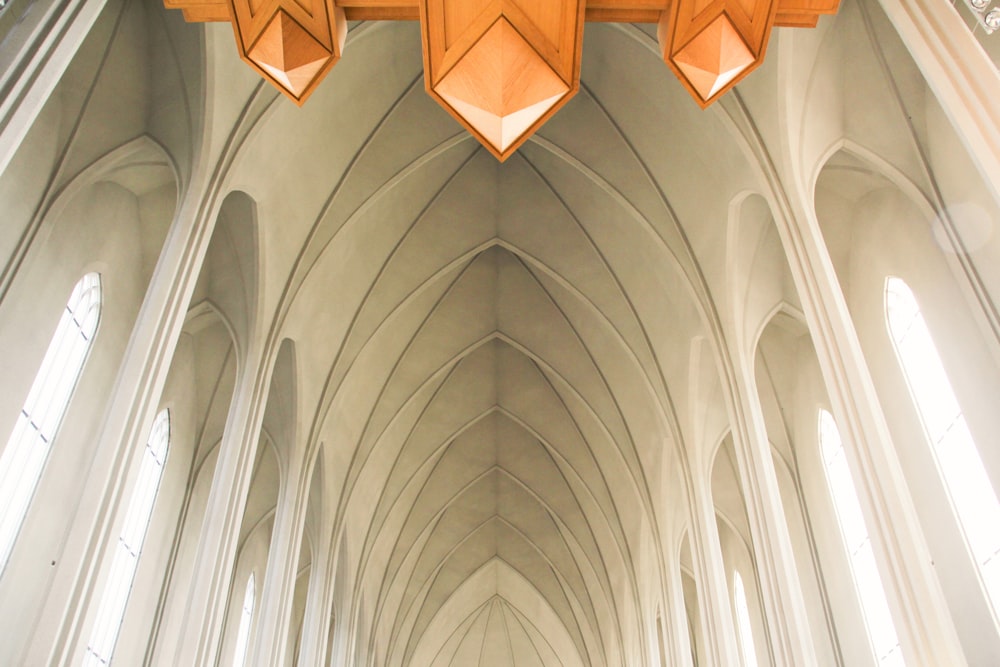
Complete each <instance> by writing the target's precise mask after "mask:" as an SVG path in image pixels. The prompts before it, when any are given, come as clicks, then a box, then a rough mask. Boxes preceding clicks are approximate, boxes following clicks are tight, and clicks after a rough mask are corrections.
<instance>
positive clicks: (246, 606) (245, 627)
mask: <svg viewBox="0 0 1000 667" xmlns="http://www.w3.org/2000/svg"><path fill="white" fill-rule="evenodd" d="M255 595H256V592H255V591H254V583H253V572H251V573H250V579H249V580H248V581H247V590H246V593H244V594H243V613H241V614H240V629H239V631H237V633H236V651H235V652H234V653H233V667H243V666H244V665H245V664H246V661H247V648H249V646H250V626H251V624H252V623H253V602H254V596H255Z"/></svg>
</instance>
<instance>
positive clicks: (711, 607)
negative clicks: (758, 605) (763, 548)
mask: <svg viewBox="0 0 1000 667" xmlns="http://www.w3.org/2000/svg"><path fill="white" fill-rule="evenodd" d="M691 496H692V497H693V503H692V522H691V556H692V559H693V561H694V569H695V577H696V578H697V582H698V592H699V595H700V596H701V597H700V600H699V602H700V604H699V605H698V609H699V611H700V612H701V622H702V628H703V629H704V632H705V646H706V648H707V650H708V652H709V654H710V655H707V656H705V658H706V659H707V661H708V664H710V665H739V664H741V663H740V657H739V655H740V654H739V650H738V647H737V645H736V626H735V625H734V624H733V613H732V601H731V599H730V595H729V586H728V585H727V584H726V570H725V564H724V563H723V560H722V547H721V545H720V544H719V526H718V524H717V523H716V518H715V505H714V504H713V502H712V493H711V491H710V489H709V488H708V480H707V479H695V480H693V483H692V489H691Z"/></svg>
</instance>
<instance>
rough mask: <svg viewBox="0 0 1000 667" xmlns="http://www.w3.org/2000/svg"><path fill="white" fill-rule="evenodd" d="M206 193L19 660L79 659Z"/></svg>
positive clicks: (126, 374) (196, 255)
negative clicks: (88, 613)
mask: <svg viewBox="0 0 1000 667" xmlns="http://www.w3.org/2000/svg"><path fill="white" fill-rule="evenodd" d="M203 197H204V190H203V189H201V188H198V187H191V188H189V189H188V190H187V192H186V193H185V195H184V199H183V200H182V202H181V204H180V206H179V207H178V212H177V214H176V216H175V218H174V221H173V223H172V226H171V229H170V232H169V233H168V235H167V239H166V241H165V243H164V247H163V250H162V251H161V253H160V259H159V261H158V263H157V267H156V270H155V271H154V273H153V276H152V278H151V280H150V285H149V288H148V290H147V293H146V297H145V300H144V302H143V305H142V308H141V310H140V312H139V315H138V317H137V318H136V322H135V325H134V328H133V331H132V336H131V339H130V340H129V345H128V348H127V349H126V352H125V355H124V357H123V359H122V363H121V366H120V368H119V372H118V376H117V379H116V382H115V385H114V387H115V388H114V393H113V395H112V396H111V397H110V398H109V400H108V408H107V412H106V414H105V417H104V423H103V425H102V427H101V431H100V435H99V443H98V445H97V449H96V454H95V458H94V461H93V464H92V465H91V468H90V470H89V471H87V472H86V474H87V475H88V480H87V486H86V489H85V492H84V495H83V497H81V499H80V501H79V503H78V504H77V505H76V506H75V507H74V508H70V509H71V510H72V512H73V513H74V519H73V522H72V528H71V531H70V534H69V536H68V538H67V541H66V546H65V548H64V553H67V554H73V555H74V557H73V558H66V559H63V561H62V562H61V563H60V564H59V567H58V570H57V572H56V574H55V576H54V578H53V583H52V586H51V587H50V589H49V593H48V597H47V599H46V601H45V607H44V609H43V613H42V617H41V622H39V623H38V624H37V626H36V629H35V631H34V633H33V635H32V637H31V638H30V643H29V644H28V646H27V647H26V648H25V653H24V654H23V655H22V656H21V658H20V660H19V664H30V665H43V664H44V665H63V664H70V663H75V662H76V660H77V659H78V653H79V652H80V651H82V648H81V646H80V643H81V642H83V641H86V638H85V637H84V636H83V635H84V634H85V632H86V631H87V630H88V629H87V628H83V627H82V624H83V620H84V618H85V614H86V608H87V607H86V605H87V604H88V601H89V600H90V598H91V596H92V595H93V594H94V591H95V586H96V584H97V583H98V580H99V576H98V574H99V572H100V566H101V563H102V559H105V560H106V557H107V555H108V554H109V553H110V552H111V550H110V549H109V548H108V547H109V545H110V544H112V543H113V540H114V539H115V537H116V536H114V535H112V528H113V521H114V518H115V516H116V513H117V511H118V509H119V505H120V503H121V502H123V497H122V496H123V494H124V491H125V489H124V480H125V479H127V477H128V474H129V471H130V470H131V469H133V468H134V467H135V466H137V465H138V461H139V459H140V457H141V453H142V452H141V448H139V447H136V446H135V443H137V442H140V443H141V442H144V441H145V439H146V437H147V436H148V434H149V429H150V427H151V425H152V421H153V417H154V416H155V412H156V408H157V402H158V400H159V397H160V394H161V393H162V391H163V386H164V384H165V382H166V378H167V373H168V372H169V369H170V362H171V359H172V357H173V352H174V349H175V347H176V345H177V340H178V338H179V337H180V332H181V329H182V327H183V324H184V317H185V314H186V312H187V305H188V303H189V302H190V299H191V294H192V292H193V291H194V286H195V283H196V280H197V277H198V274H199V269H200V267H201V263H202V261H203V259H204V257H205V252H206V250H207V248H208V242H209V239H210V238H211V232H212V223H213V222H214V220H215V217H214V216H208V215H204V211H203V202H202V199H203Z"/></svg>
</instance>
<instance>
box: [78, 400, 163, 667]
mask: <svg viewBox="0 0 1000 667" xmlns="http://www.w3.org/2000/svg"><path fill="white" fill-rule="evenodd" d="M169 446H170V416H169V414H168V413H167V411H166V410H163V411H162V412H160V414H158V415H157V416H156V419H155V420H154V421H153V428H152V430H151V431H150V434H149V440H148V441H147V442H146V447H145V450H144V451H143V456H142V463H141V464H140V467H139V479H138V480H137V481H136V485H135V488H134V489H133V491H132V499H131V500H130V501H129V504H128V511H127V513H126V515H125V525H124V526H122V532H121V535H120V536H119V537H118V544H117V545H116V547H115V555H114V559H113V560H112V562H111V571H110V572H109V573H108V579H107V582H106V583H105V584H104V594H103V595H102V596H101V604H100V606H99V607H98V609H97V619H96V621H95V622H94V629H93V630H92V631H91V633H90V641H89V642H88V644H87V649H86V651H85V652H84V657H83V664H84V667H99V666H100V665H107V664H110V663H111V656H112V655H113V654H114V651H115V644H116V643H117V641H118V631H119V630H120V629H121V625H122V620H123V619H124V618H125V606H126V605H127V604H128V598H129V594H130V593H131V592H132V583H133V582H134V581H135V571H136V568H137V567H138V565H139V556H140V555H141V554H142V544H143V542H144V541H145V539H146V529H147V528H148V527H149V519H150V517H151V516H152V514H153V502H154V501H155V500H156V492H157V490H158V489H159V488H160V478H161V477H162V476H163V463H164V461H166V458H167V448H168V447H169Z"/></svg>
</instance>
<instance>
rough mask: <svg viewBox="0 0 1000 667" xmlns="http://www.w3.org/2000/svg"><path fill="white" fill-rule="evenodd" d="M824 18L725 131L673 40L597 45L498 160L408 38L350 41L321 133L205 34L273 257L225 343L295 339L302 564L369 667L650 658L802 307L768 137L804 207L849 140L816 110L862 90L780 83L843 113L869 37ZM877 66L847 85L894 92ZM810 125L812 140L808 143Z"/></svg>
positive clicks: (593, 40) (234, 167) (401, 28)
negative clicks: (829, 141) (720, 455)
mask: <svg viewBox="0 0 1000 667" xmlns="http://www.w3.org/2000/svg"><path fill="white" fill-rule="evenodd" d="M881 20H882V19H880V18H878V17H876V20H875V23H874V24H875V26H876V28H875V29H877V30H881V29H882V28H880V27H878V26H879V25H881V24H880V23H879V21H881ZM836 21H837V23H836V24H835V25H836V26H837V30H834V31H830V30H827V29H826V28H824V27H823V25H821V27H820V28H819V29H817V30H816V31H810V32H809V33H808V34H805V33H801V34H802V36H799V35H800V33H796V34H795V36H791V35H790V34H786V33H781V34H779V36H778V39H777V41H776V43H775V44H774V45H773V46H772V50H773V51H774V56H773V63H770V62H769V64H767V65H765V66H764V68H763V69H761V70H760V71H759V72H757V73H756V74H755V75H754V76H753V77H751V78H750V79H748V80H747V83H746V84H743V85H741V87H740V88H739V89H738V92H740V93H741V94H740V95H738V96H736V97H735V98H734V100H733V101H732V102H730V103H726V104H724V105H721V106H720V105H716V107H714V108H712V109H710V110H708V111H702V110H701V109H699V108H698V107H697V105H694V104H692V103H691V101H690V99H689V98H688V96H687V93H686V91H685V90H684V89H683V88H682V86H681V85H680V84H679V83H678V82H677V81H676V80H674V79H673V77H672V76H671V74H670V72H669V71H667V70H666V68H664V67H663V65H662V60H661V58H660V54H659V52H658V47H657V45H656V41H655V26H652V25H645V26H634V25H588V27H587V31H586V36H585V49H584V60H583V79H582V86H581V91H580V93H579V94H578V95H577V96H576V97H575V98H574V99H573V100H572V101H571V102H570V103H569V104H567V106H566V107H564V108H563V109H562V110H561V111H560V112H559V113H558V114H556V115H555V116H554V117H553V118H552V119H551V120H550V121H549V122H548V123H547V124H546V125H545V126H544V127H543V128H542V129H541V130H540V131H539V133H538V134H537V135H536V136H535V137H533V138H532V139H531V140H530V141H528V142H527V143H525V144H524V145H523V146H522V147H521V148H520V149H519V151H518V152H517V153H516V154H515V155H513V156H512V157H510V158H509V159H508V160H507V161H506V162H504V163H502V164H501V163H498V162H497V160H496V159H495V158H494V157H493V156H492V155H490V153H488V152H487V151H486V150H485V149H483V148H482V147H481V146H480V145H479V144H478V143H477V142H476V141H475V139H474V138H472V137H471V136H470V135H469V134H468V133H467V132H466V131H465V130H464V129H463V128H462V127H460V126H459V125H458V124H457V123H456V122H455V120H454V119H453V118H451V117H450V116H449V115H448V114H446V113H445V112H444V111H442V110H441V109H440V107H438V106H437V104H435V102H434V101H433V100H432V99H431V98H429V97H428V96H427V94H426V93H425V92H424V89H423V81H422V63H421V61H420V58H419V53H420V34H419V28H418V26H417V25H416V24H413V23H410V24H406V23H377V24H372V23H363V24H359V25H353V26H352V29H351V31H350V32H349V35H348V40H347V46H348V48H346V49H345V54H344V57H343V59H342V60H341V62H340V63H339V64H338V65H337V67H336V68H334V69H333V70H332V71H331V73H330V74H329V76H328V77H327V79H326V81H325V83H324V85H323V87H321V88H320V89H319V90H317V92H316V93H315V94H314V95H313V96H312V97H311V98H310V101H309V103H308V104H307V105H305V106H304V107H302V108H298V107H296V106H294V105H292V104H290V103H288V102H287V101H285V100H283V99H280V98H277V97H276V94H275V93H274V92H273V91H272V90H271V89H270V88H267V87H264V86H263V84H261V82H260V81H259V80H257V79H256V77H255V76H254V74H253V73H252V72H250V71H248V70H245V69H244V68H242V67H241V66H240V65H239V63H238V62H236V58H235V56H234V55H233V54H232V53H231V40H232V36H231V34H230V33H228V32H227V30H228V27H219V26H211V27H209V28H208V29H207V32H206V34H207V36H208V38H207V49H206V51H207V53H208V58H209V80H210V81H213V82H215V83H214V84H213V85H214V86H215V87H216V88H213V90H218V91H222V90H225V91H226V95H221V94H220V95H218V97H217V98H214V99H215V100H216V102H215V106H214V107H212V108H211V109H210V113H209V116H208V118H207V122H208V126H209V127H211V128H218V129H219V130H221V132H216V133H215V134H214V135H212V134H211V133H210V134H209V139H208V141H209V142H212V141H215V142H216V144H217V145H221V143H222V140H221V139H220V137H225V136H227V135H226V132H230V131H231V128H232V127H234V123H236V126H237V127H239V123H246V125H245V126H244V129H240V130H239V131H233V133H232V134H231V135H229V136H230V137H235V138H236V139H238V144H239V146H238V150H236V151H235V152H234V157H233V160H232V164H231V166H230V167H229V171H228V174H227V176H226V184H225V185H226V188H227V189H229V190H239V191H242V192H245V193H246V194H247V196H248V197H249V199H250V200H252V201H253V208H254V213H253V214H252V217H253V218H254V220H255V224H256V234H257V235H258V237H259V238H258V241H257V243H258V245H259V249H260V250H259V253H260V255H259V257H258V258H256V259H246V260H244V261H245V264H246V265H247V266H248V267H249V268H244V269H241V270H240V271H241V278H240V280H241V281H243V282H244V283H246V284H248V285H250V287H248V288H246V289H245V293H244V295H243V297H241V298H244V299H245V300H246V303H247V307H246V308H247V311H248V312H251V313H257V314H258V316H257V317H256V318H247V322H256V324H252V323H250V324H247V331H246V333H245V335H242V336H241V335H240V333H239V332H237V333H236V337H237V339H240V338H241V337H242V338H244V339H245V340H247V341H254V340H267V341H272V342H273V343H274V344H277V343H278V342H280V341H281V340H285V339H290V340H291V341H293V343H294V350H295V354H294V359H295V362H294V367H295V379H294V381H289V382H290V384H293V385H294V386H295V387H296V390H295V391H296V397H297V401H296V407H295V408H293V409H291V413H292V414H290V415H289V416H288V417H287V419H288V420H290V421H291V422H293V423H294V428H293V433H294V436H293V437H292V438H291V440H293V441H294V444H290V445H288V447H290V448H294V447H301V448H303V449H305V450H308V451H313V450H316V451H319V452H320V455H319V457H318V460H319V463H318V464H317V465H319V466H320V467H319V472H320V474H319V475H317V476H315V477H313V476H310V478H316V479H321V480H322V485H323V486H322V488H323V494H322V501H321V502H322V512H320V513H318V514H319V515H322V516H323V517H324V518H323V519H322V520H321V521H319V522H318V527H317V528H315V534H313V535H311V536H310V539H311V540H312V542H313V544H314V545H318V548H319V549H329V550H331V551H336V554H337V559H338V566H337V568H338V572H339V575H338V580H337V586H338V589H337V591H336V596H337V609H336V613H337V617H338V619H340V620H341V621H343V622H346V623H348V624H349V626H348V627H350V628H351V632H352V635H353V636H354V637H356V638H357V640H358V641H359V642H361V644H362V646H361V647H357V648H356V650H358V651H361V652H362V654H364V655H367V656H368V658H369V659H370V660H372V661H373V664H378V665H382V664H386V665H406V664H419V665H424V664H430V665H468V664H477V660H478V661H479V663H478V664H484V665H487V664H488V665H496V666H497V667H499V666H501V665H544V666H548V665H555V664H562V665H587V666H595V667H596V666H598V665H621V664H626V663H627V664H650V663H649V660H648V655H647V653H646V652H647V651H648V646H646V644H645V643H644V640H643V637H644V636H645V635H644V634H643V633H644V632H645V630H643V628H642V626H643V624H644V623H647V622H648V619H649V615H650V614H651V613H652V610H655V607H656V606H657V605H658V604H659V600H660V599H661V597H660V596H661V595H662V582H663V573H662V572H661V570H660V568H661V567H662V563H663V558H662V554H663V550H664V549H677V548H679V547H678V545H679V544H680V540H681V537H682V534H683V531H684V529H685V527H686V521H687V518H686V517H687V516H688V509H687V504H688V497H687V494H688V488H689V485H688V480H689V479H690V476H691V475H700V476H702V477H705V476H707V475H708V474H709V470H710V467H711V461H712V457H713V456H714V452H715V451H716V447H717V446H718V444H719V442H720V441H721V440H722V438H723V437H724V436H725V434H726V432H727V429H728V418H727V416H726V415H727V409H726V406H727V400H728V399H727V398H726V392H727V391H730V390H729V389H726V388H725V387H724V385H723V383H722V381H721V380H720V377H724V376H725V373H726V372H727V371H726V369H727V364H730V363H731V362H730V361H729V360H728V357H729V355H730V354H732V351H733V349H735V348H738V347H739V346H741V345H746V346H747V347H748V349H749V348H750V347H752V343H751V342H750V341H752V340H753V337H754V335H755V334H756V331H757V330H758V328H759V326H760V325H761V322H762V321H763V318H764V315H765V311H768V310H769V309H772V308H773V307H774V305H775V304H778V303H785V304H791V306H792V310H794V307H795V306H796V305H797V303H798V302H797V297H796V296H795V294H794V289H793V288H791V286H790V284H789V280H788V278H787V268H785V265H784V263H783V261H782V260H781V259H780V244H779V242H778V240H777V238H776V236H775V232H774V227H773V225H772V223H771V221H770V213H769V209H768V206H767V205H766V204H765V200H764V199H763V198H762V197H761V196H760V195H766V193H767V187H766V185H765V184H766V178H765V173H766V169H767V168H768V164H766V162H762V161H761V160H760V157H761V156H760V154H759V153H758V154H757V155H754V153H753V150H752V148H751V146H752V141H751V138H755V139H757V140H760V141H762V142H764V143H763V144H761V145H766V144H767V142H770V145H771V147H772V150H774V151H775V153H774V157H775V159H776V160H778V161H779V162H780V163H781V165H782V168H783V169H787V170H788V171H787V172H786V174H787V176H788V177H789V178H790V179H791V180H792V181H794V179H795V178H796V177H797V176H798V175H799V174H798V172H796V170H797V169H801V170H802V172H803V173H806V172H808V171H809V170H810V169H812V168H813V167H814V166H815V165H816V164H817V163H818V161H819V160H820V159H821V158H822V154H823V152H824V151H825V150H826V149H827V147H826V146H825V145H824V144H823V142H822V141H820V140H819V139H821V138H822V137H823V136H824V135H829V136H833V135H835V134H837V133H838V132H842V131H844V128H845V127H850V126H851V123H852V119H853V118H854V116H853V113H854V110H853V108H852V107H850V106H849V105H844V106H843V108H839V109H837V108H830V107H829V105H828V104H826V103H825V102H824V100H829V99H837V100H841V99H844V96H843V95H839V96H834V97H832V98H831V96H829V95H827V94H825V93H824V94H814V93H812V92H809V91H803V92H801V95H799V94H798V93H795V94H791V93H789V91H793V90H797V89H796V88H795V86H794V85H793V84H790V85H788V86H779V85H778V82H779V81H788V82H804V81H806V80H808V79H809V77H815V81H818V82H819V83H818V84H815V85H817V86H820V87H819V88H818V90H820V91H822V90H823V89H822V86H832V87H835V88H839V87H844V86H847V85H848V83H847V80H846V79H845V77H844V72H845V71H846V69H847V68H848V67H850V65H851V63H852V62H854V61H862V62H865V63H869V62H870V61H871V59H872V53H873V50H872V49H873V46H872V44H871V43H869V42H867V41H866V39H865V38H864V36H863V34H864V31H863V30H862V29H860V28H859V26H860V25H863V24H864V22H865V21H871V19H862V15H861V14H860V13H859V8H858V7H857V6H856V5H854V4H852V3H849V4H848V6H847V7H845V9H844V10H843V11H842V15H841V16H839V17H838V18H837V19H836ZM859 35H860V36H859ZM889 48H892V47H889ZM911 66H912V65H907V67H911ZM860 71H861V72H862V73H861V74H860V75H858V76H855V77H854V80H853V81H851V82H850V87H851V89H852V90H861V91H867V90H871V91H880V90H884V88H885V86H884V85H883V84H884V79H883V77H884V76H885V72H884V71H880V70H878V69H877V68H874V69H873V68H870V67H869V68H863V69H862V70H860ZM817 73H818V74H817ZM809 90H813V89H809ZM779 91H781V95H782V96H781V97H780V98H779ZM873 94H875V95H876V96H877V95H879V94H881V93H878V92H874V93H873ZM922 103H923V102H920V104H922ZM812 116H816V120H813V119H812ZM248 118H249V119H250V121H247V120H246V119H248ZM779 118H781V119H783V120H781V121H779V120H778V119H779ZM806 126H809V128H810V129H809V131H808V134H809V137H816V138H817V141H815V142H813V141H805V142H803V143H801V144H799V143H793V144H791V145H792V146H793V147H792V148H789V144H788V143H786V142H785V139H787V137H788V136H791V135H792V134H794V133H804V132H805V131H804V130H803V129H802V128H804V127H806ZM849 131H851V132H854V133H855V135H856V137H857V138H858V140H859V142H862V143H863V142H866V141H868V140H869V139H870V138H871V137H873V136H876V135H881V136H885V134H886V133H888V134H893V133H897V134H898V133H899V132H905V131H906V130H901V129H899V128H889V129H887V128H884V127H878V128H872V127H858V128H854V129H851V130H849ZM785 133H787V134H785ZM213 136H214V138H213ZM786 151H787V152H786ZM903 162H905V160H903ZM807 180H808V179H804V180H803V182H807ZM224 210H225V207H224ZM776 257H777V258H778V259H777V260H775V258H776ZM772 260H775V261H772ZM758 284H759V285H758ZM230 319H233V318H230ZM237 328H239V327H237ZM248 344H249V343H248ZM286 458H290V459H293V458H294V457H291V456H287V457H286ZM307 458H308V457H307ZM314 548H315V547H314ZM314 553H315V552H314ZM344 619H347V620H346V621H344Z"/></svg>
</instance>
